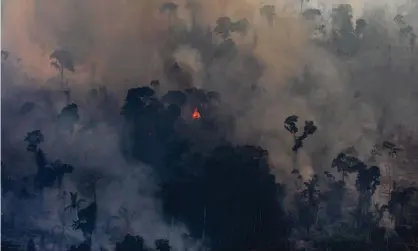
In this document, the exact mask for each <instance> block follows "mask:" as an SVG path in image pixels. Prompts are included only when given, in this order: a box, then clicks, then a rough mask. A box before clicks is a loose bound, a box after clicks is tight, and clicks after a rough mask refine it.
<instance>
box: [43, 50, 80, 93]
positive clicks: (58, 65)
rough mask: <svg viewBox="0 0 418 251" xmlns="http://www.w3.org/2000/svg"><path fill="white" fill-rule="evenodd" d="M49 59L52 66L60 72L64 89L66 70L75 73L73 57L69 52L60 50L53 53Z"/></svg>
mask: <svg viewBox="0 0 418 251" xmlns="http://www.w3.org/2000/svg"><path fill="white" fill-rule="evenodd" d="M49 58H50V59H51V60H52V61H51V65H52V66H53V67H54V68H55V69H57V71H58V72H59V74H60V80H61V88H64V70H68V71H71V72H75V68H74V60H73V56H72V55H71V53H70V52H69V51H67V50H62V49H60V50H55V51H53V52H52V53H51V55H50V56H49Z"/></svg>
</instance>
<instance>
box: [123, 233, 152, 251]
mask: <svg viewBox="0 0 418 251" xmlns="http://www.w3.org/2000/svg"><path fill="white" fill-rule="evenodd" d="M131 250H136V251H146V250H147V249H146V247H145V244H144V239H143V238H142V237H141V236H132V235H130V234H127V235H126V236H125V238H124V239H123V241H122V242H118V243H116V248H115V251H131Z"/></svg>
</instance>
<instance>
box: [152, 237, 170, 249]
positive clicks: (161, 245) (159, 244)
mask: <svg viewBox="0 0 418 251" xmlns="http://www.w3.org/2000/svg"><path fill="white" fill-rule="evenodd" d="M155 248H156V249H157V250H158V251H170V250H171V246H170V243H169V242H168V240H166V239H158V240H156V241H155Z"/></svg>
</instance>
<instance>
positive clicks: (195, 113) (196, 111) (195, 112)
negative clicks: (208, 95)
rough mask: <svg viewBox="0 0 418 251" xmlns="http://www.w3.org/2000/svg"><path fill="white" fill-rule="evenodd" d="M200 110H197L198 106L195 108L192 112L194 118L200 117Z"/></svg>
mask: <svg viewBox="0 0 418 251" xmlns="http://www.w3.org/2000/svg"><path fill="white" fill-rule="evenodd" d="M200 118H201V116H200V112H199V111H198V110H197V108H194V110H193V114H192V119H200Z"/></svg>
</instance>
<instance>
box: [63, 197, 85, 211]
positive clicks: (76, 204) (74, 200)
mask: <svg viewBox="0 0 418 251" xmlns="http://www.w3.org/2000/svg"><path fill="white" fill-rule="evenodd" d="M70 199H71V203H70V205H68V206H66V207H65V209H64V210H65V211H67V210H72V211H75V212H77V211H79V209H80V205H81V203H84V202H86V200H84V199H78V194H77V192H75V193H73V192H70Z"/></svg>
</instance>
